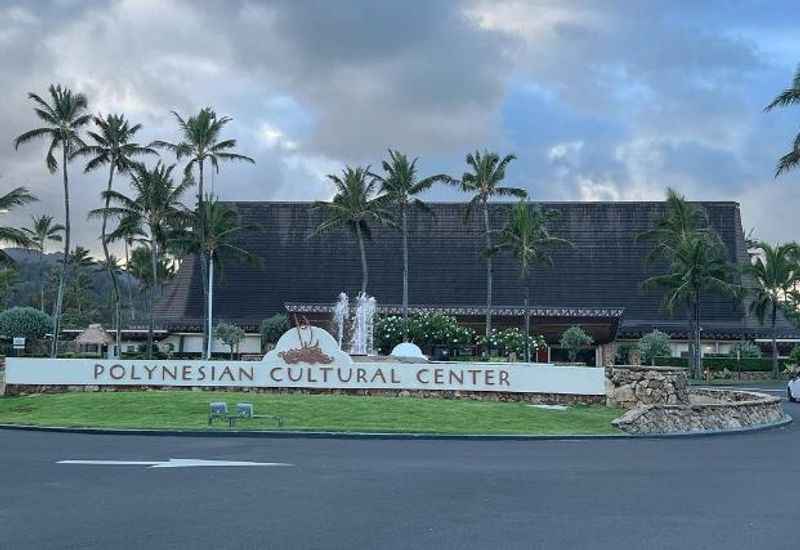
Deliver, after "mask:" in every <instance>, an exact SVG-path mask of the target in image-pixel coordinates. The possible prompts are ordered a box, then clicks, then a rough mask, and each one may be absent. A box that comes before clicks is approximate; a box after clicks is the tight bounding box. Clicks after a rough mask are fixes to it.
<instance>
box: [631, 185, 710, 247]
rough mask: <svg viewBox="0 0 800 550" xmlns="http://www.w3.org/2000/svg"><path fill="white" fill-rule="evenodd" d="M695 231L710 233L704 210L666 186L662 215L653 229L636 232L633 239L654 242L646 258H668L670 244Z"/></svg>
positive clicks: (695, 232)
mask: <svg viewBox="0 0 800 550" xmlns="http://www.w3.org/2000/svg"><path fill="white" fill-rule="evenodd" d="M697 233H706V234H709V233H711V228H710V226H709V223H708V215H707V214H706V211H705V210H704V209H703V208H702V207H700V206H698V205H697V204H693V203H691V202H689V201H687V200H686V197H684V196H683V195H681V194H680V193H678V192H677V191H675V190H674V189H672V188H669V187H668V188H667V198H666V200H665V201H664V215H663V216H662V217H660V218H659V219H658V220H656V222H655V225H654V227H653V229H650V230H648V231H642V232H641V233H638V234H637V235H636V236H635V239H636V240H648V241H652V242H653V243H654V245H655V246H654V247H653V250H652V251H651V253H650V254H649V255H648V260H655V259H658V258H661V259H665V258H666V259H669V251H670V249H671V248H670V247H671V245H672V244H674V243H675V242H677V241H678V240H680V239H682V238H684V237H686V236H687V235H693V234H697Z"/></svg>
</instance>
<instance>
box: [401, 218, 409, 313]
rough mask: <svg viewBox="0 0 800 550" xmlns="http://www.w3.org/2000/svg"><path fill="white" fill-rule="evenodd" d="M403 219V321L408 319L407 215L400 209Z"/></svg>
mask: <svg viewBox="0 0 800 550" xmlns="http://www.w3.org/2000/svg"><path fill="white" fill-rule="evenodd" d="M402 212H403V213H402V217H403V320H405V319H408V215H407V213H406V208H405V207H403V209H402Z"/></svg>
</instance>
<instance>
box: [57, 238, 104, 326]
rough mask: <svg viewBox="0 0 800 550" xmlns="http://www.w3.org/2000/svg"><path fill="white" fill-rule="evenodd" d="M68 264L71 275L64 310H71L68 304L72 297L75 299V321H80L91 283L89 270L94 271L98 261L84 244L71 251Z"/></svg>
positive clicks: (68, 279)
mask: <svg viewBox="0 0 800 550" xmlns="http://www.w3.org/2000/svg"><path fill="white" fill-rule="evenodd" d="M62 261H63V260H62ZM67 264H68V266H69V268H68V273H69V276H68V278H67V281H68V284H67V292H66V295H65V298H64V310H65V311H69V307H68V304H69V303H70V299H72V300H73V301H74V303H73V305H74V307H75V314H76V317H75V318H74V319H73V322H74V321H76V320H77V321H78V322H80V321H81V320H83V310H84V308H83V305H84V301H83V300H82V298H84V297H85V296H86V293H87V292H88V289H89V286H90V285H91V279H89V277H88V275H87V271H90V270H91V271H93V268H95V267H96V265H97V262H95V260H94V258H92V256H91V253H90V252H89V250H87V249H86V248H84V247H82V246H76V247H75V248H74V249H73V251H72V252H71V253H70V255H69V258H68V259H67ZM65 317H66V315H65Z"/></svg>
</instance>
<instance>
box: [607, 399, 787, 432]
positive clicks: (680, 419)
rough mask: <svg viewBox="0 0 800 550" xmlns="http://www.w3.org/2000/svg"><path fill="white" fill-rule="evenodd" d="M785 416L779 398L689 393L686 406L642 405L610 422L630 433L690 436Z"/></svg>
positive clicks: (767, 422)
mask: <svg viewBox="0 0 800 550" xmlns="http://www.w3.org/2000/svg"><path fill="white" fill-rule="evenodd" d="M787 418H788V417H787V416H786V414H785V413H784V411H783V404H782V401H781V399H780V398H778V397H773V396H770V395H766V394H763V393H757V392H747V391H732V390H711V389H709V390H692V392H691V404H688V405H644V406H642V407H639V408H636V409H633V410H630V411H628V412H626V413H625V414H624V415H623V416H621V417H620V418H617V419H616V420H614V421H613V422H612V424H613V425H614V426H616V427H617V428H619V429H620V430H622V431H624V432H627V433H631V434H663V433H692V432H708V431H724V430H738V429H743V428H753V427H758V426H769V425H772V424H777V423H779V422H783V421H784V420H786V419H787Z"/></svg>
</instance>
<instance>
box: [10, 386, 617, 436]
mask: <svg viewBox="0 0 800 550" xmlns="http://www.w3.org/2000/svg"><path fill="white" fill-rule="evenodd" d="M210 401H227V403H228V407H229V408H230V409H231V410H233V409H234V408H235V406H236V403H237V402H238V401H247V402H250V403H253V406H254V409H255V413H256V414H257V415H258V414H263V415H266V414H272V415H280V416H283V417H284V425H283V428H282V429H284V430H320V431H362V432H418V433H421V432H430V433H449V434H481V433H487V434H549V435H554V434H558V435H567V434H612V433H618V431H617V430H616V429H615V428H613V427H612V426H611V425H610V422H611V420H613V419H614V418H616V417H618V416H620V415H621V414H622V411H620V410H618V409H610V408H606V407H603V406H575V407H570V408H569V409H567V410H564V411H559V410H545V409H539V408H536V407H531V406H528V405H525V404H523V403H496V402H494V403H493V402H481V401H468V400H445V399H414V398H391V397H361V396H343V395H300V394H289V395H286V394H284V395H274V394H254V393H234V392H222V393H212V392H192V391H151V392H113V393H112V392H108V393H63V394H54V395H32V396H24V397H5V398H0V423H4V424H27V425H36V426H69V427H102V428H155V429H159V428H168V429H173V428H174V429H200V430H203V429H208V426H207V424H208V403H209V402H210ZM238 428H239V429H249V430H264V429H268V430H273V429H276V424H275V422H274V421H273V420H268V419H253V420H245V421H240V422H239V424H238ZM214 429H220V430H226V429H228V428H227V424H226V423H225V424H224V423H222V422H216V423H215V428H214Z"/></svg>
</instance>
